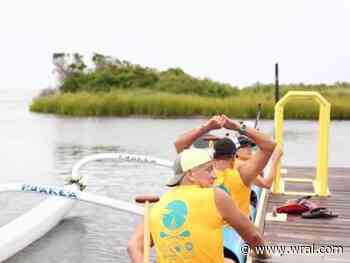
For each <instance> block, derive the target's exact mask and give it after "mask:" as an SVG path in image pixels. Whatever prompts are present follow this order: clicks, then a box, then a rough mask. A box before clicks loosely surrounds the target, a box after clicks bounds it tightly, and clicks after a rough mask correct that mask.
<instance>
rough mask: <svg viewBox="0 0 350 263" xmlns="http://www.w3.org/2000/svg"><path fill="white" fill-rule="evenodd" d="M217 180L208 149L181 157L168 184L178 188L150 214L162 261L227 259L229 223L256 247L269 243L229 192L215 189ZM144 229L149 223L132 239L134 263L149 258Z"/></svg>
mask: <svg viewBox="0 0 350 263" xmlns="http://www.w3.org/2000/svg"><path fill="white" fill-rule="evenodd" d="M214 180H215V176H214V174H213V162H212V160H211V157H210V156H209V154H208V152H207V151H205V150H199V149H189V150H185V151H183V152H182V153H181V154H180V155H179V157H178V158H177V159H176V161H175V162H174V176H173V177H172V178H171V179H170V181H169V182H168V183H167V185H168V186H170V187H173V189H172V190H171V191H169V192H168V193H166V194H164V195H163V196H162V197H161V199H160V201H159V202H158V203H156V204H155V205H154V206H153V207H152V209H151V213H150V231H151V243H152V244H150V245H153V244H154V245H155V248H156V253H157V262H158V263H168V262H172V263H177V262H188V263H195V262H208V263H210V262H213V263H216V262H217V263H219V262H220V263H223V262H224V254H223V237H222V226H223V225H224V224H225V222H226V223H228V224H229V225H231V226H232V227H233V228H235V229H236V230H237V232H238V233H239V234H240V235H241V236H242V238H243V239H244V240H245V241H246V242H247V243H248V244H249V245H250V246H251V247H252V248H254V247H256V246H259V245H263V244H264V242H263V239H262V237H261V236H260V234H259V232H258V231H257V229H256V228H255V227H254V225H253V224H252V223H251V222H250V220H249V219H248V218H247V217H246V216H245V215H244V214H243V213H242V212H241V211H240V210H239V209H238V207H237V206H236V205H235V203H234V202H232V200H231V198H230V197H229V196H228V195H227V194H226V193H225V192H224V191H223V190H221V189H219V188H213V187H211V186H212V185H213V183H214ZM143 229H144V228H143V225H141V226H139V227H138V229H137V231H136V232H135V234H134V235H133V237H132V238H131V240H130V241H129V246H128V252H129V255H130V258H131V259H132V262H134V263H141V262H143V250H142V249H143V236H144V232H143ZM260 257H266V255H260ZM225 262H233V261H225Z"/></svg>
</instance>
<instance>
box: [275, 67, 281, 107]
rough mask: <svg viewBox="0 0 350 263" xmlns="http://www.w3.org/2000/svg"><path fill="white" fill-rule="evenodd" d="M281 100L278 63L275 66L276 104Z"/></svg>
mask: <svg viewBox="0 0 350 263" xmlns="http://www.w3.org/2000/svg"><path fill="white" fill-rule="evenodd" d="M279 99H280V91H279V83H278V63H276V64H275V103H277V102H278V101H279Z"/></svg>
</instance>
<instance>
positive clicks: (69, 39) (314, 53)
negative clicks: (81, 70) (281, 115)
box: [0, 0, 350, 89]
mask: <svg viewBox="0 0 350 263" xmlns="http://www.w3.org/2000/svg"><path fill="white" fill-rule="evenodd" d="M0 37H1V38H0V70H1V74H0V89H4V88H6V89H8V88H11V89H12V88H19V89H20V88H27V89H40V88H45V87H47V86H50V85H53V84H54V83H55V82H54V80H55V76H54V75H53V74H52V70H53V66H52V62H51V57H52V53H53V52H78V53H82V54H84V55H85V56H86V57H87V58H90V57H91V55H92V53H93V52H99V53H102V54H106V55H112V56H115V57H117V58H120V59H123V60H128V61H131V62H133V63H138V64H141V65H147V66H150V67H154V68H158V69H161V70H163V69H166V68H168V67H181V68H182V69H184V70H185V71H186V72H188V73H190V74H192V75H194V76H198V77H209V78H211V79H214V80H218V81H222V82H228V83H231V84H233V85H240V86H242V85H248V84H252V83H255V82H257V81H259V82H264V83H266V82H273V78H274V63H275V62H279V64H280V71H281V73H280V81H281V82H283V83H291V82H294V83H295V82H297V83H298V82H304V83H319V82H325V83H333V82H335V81H350V1H346V0H344V1H341V0H251V1H249V0H241V1H235V0H231V1H223V0H215V1H214V0H208V1H204V0H202V1H199V0H198V1H197V0H192V1H191V0H176V1H167V0H149V1H142V0H139V1H136V0H124V1H119V0H110V1H104V0H99V1H95V0H85V1H83V0H69V1H68V0H60V1H50V0H45V1H41V0H40V1H39V0H38V1H36V0H32V1H28V0H27V1H25V0H23V1H19V0H10V1H2V2H1V4H0Z"/></svg>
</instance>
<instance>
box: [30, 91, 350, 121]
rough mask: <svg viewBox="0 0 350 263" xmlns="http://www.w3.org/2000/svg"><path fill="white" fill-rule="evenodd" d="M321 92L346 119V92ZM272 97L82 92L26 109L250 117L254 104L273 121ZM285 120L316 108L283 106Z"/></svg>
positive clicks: (308, 115) (311, 114)
mask: <svg viewBox="0 0 350 263" xmlns="http://www.w3.org/2000/svg"><path fill="white" fill-rule="evenodd" d="M305 89H306V88H304V90H305ZM293 90H295V89H293ZM283 92H284V90H283ZM270 93H271V94H270ZM321 93H322V94H323V95H324V96H325V98H326V99H327V100H328V101H329V102H330V103H331V105H332V109H331V118H332V119H340V120H344V119H350V104H349V99H350V89H348V88H334V89H330V88H327V89H324V90H322V91H321ZM272 94H273V92H272V91H271V90H269V89H266V90H264V91H262V90H259V91H256V90H253V89H252V88H251V89H249V88H248V89H246V90H241V91H240V93H239V94H238V95H235V96H227V97H225V98H217V97H207V96H199V95H188V94H187V95H184V94H179V95H176V94H172V93H168V92H155V91H154V90H149V89H132V90H114V91H110V92H86V91H83V92H76V93H63V94H59V95H50V96H45V97H40V98H37V99H35V100H34V101H33V103H32V105H31V106H30V110H31V111H33V112H41V113H54V114H60V115H68V116H131V115H137V116H150V117H191V116H212V115H214V114H218V113H224V114H226V115H228V116H231V117H236V118H254V117H255V116H256V110H257V105H258V103H261V104H262V109H263V111H262V118H265V119H273V117H274V103H273V95H272ZM285 118H286V119H317V118H318V105H317V104H316V103H315V102H313V101H296V102H291V103H289V104H287V106H286V110H285Z"/></svg>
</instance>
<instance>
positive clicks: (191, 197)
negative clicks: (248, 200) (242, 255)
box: [150, 185, 224, 263]
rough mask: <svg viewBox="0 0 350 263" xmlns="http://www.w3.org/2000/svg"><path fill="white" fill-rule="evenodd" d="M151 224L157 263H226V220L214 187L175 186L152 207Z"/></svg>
mask: <svg viewBox="0 0 350 263" xmlns="http://www.w3.org/2000/svg"><path fill="white" fill-rule="evenodd" d="M150 224H151V234H152V239H153V242H154V244H155V248H156V251H157V257H158V261H157V262H159V263H163V262H174V263H176V262H188V263H190V262H223V260H224V255H223V249H222V247H223V239H222V224H223V219H222V217H221V215H220V213H219V211H218V209H217V207H216V204H215V199H214V189H213V188H206V189H203V188H200V187H199V186H196V185H184V186H177V187H175V188H174V190H172V191H170V192H168V193H166V194H165V195H164V196H163V197H162V198H161V200H160V201H159V202H158V203H157V204H155V205H154V206H153V207H152V210H151V216H150Z"/></svg>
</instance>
